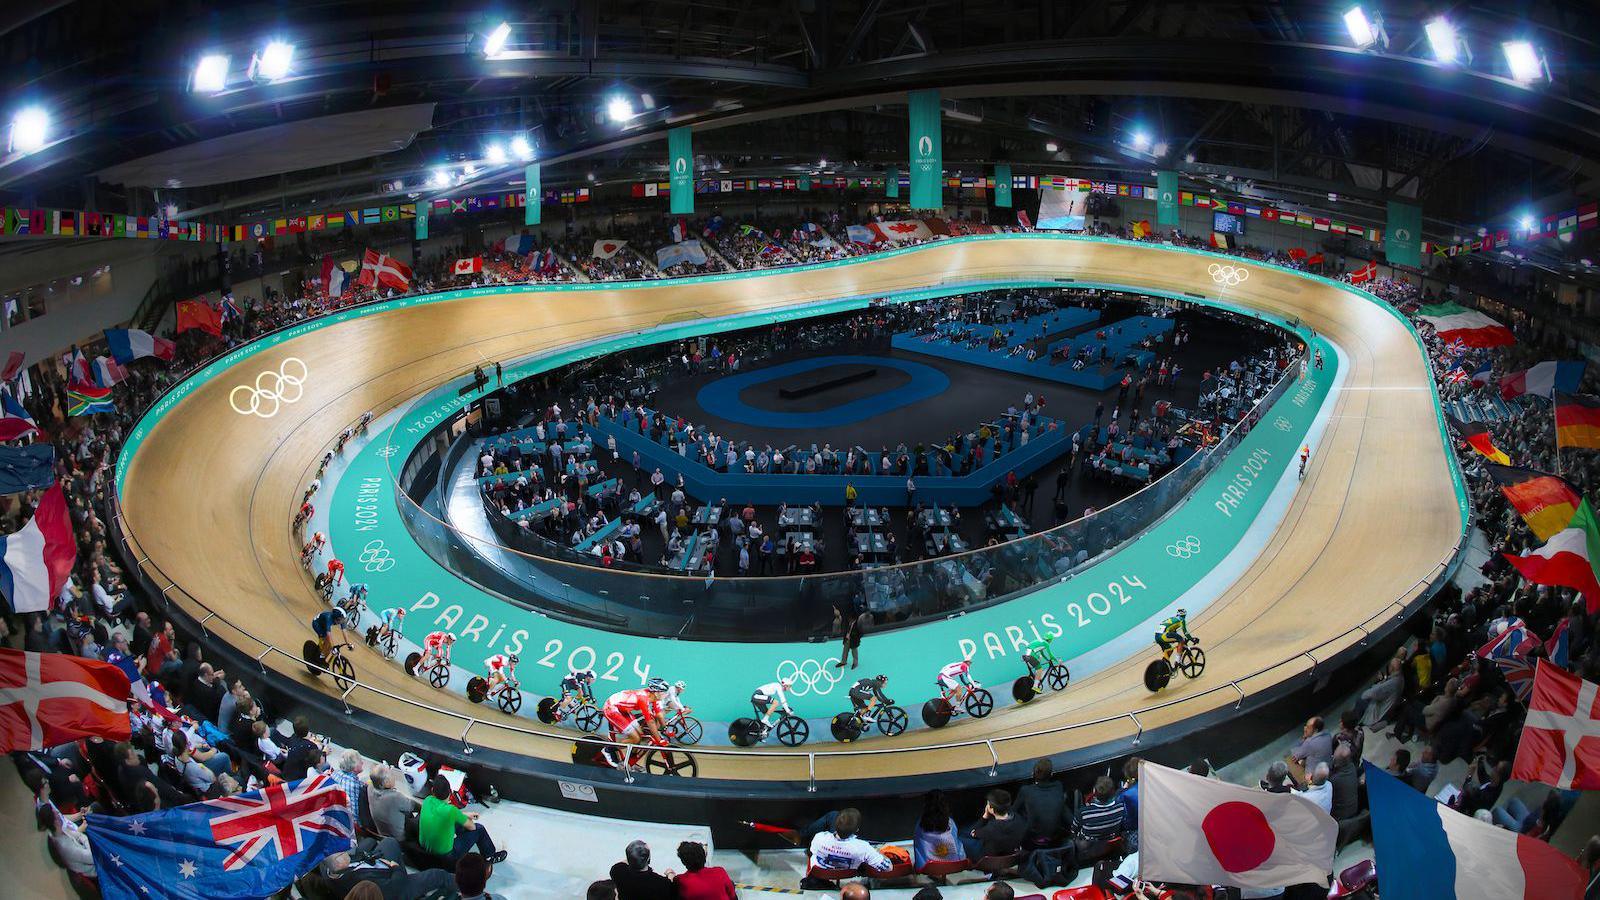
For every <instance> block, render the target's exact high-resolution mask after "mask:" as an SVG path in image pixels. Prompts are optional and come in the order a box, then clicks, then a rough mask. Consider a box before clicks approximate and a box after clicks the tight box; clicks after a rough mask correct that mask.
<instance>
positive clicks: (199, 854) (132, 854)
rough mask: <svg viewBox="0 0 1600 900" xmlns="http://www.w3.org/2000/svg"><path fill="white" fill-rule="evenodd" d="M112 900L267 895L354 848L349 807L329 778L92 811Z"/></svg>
mask: <svg viewBox="0 0 1600 900" xmlns="http://www.w3.org/2000/svg"><path fill="white" fill-rule="evenodd" d="M89 824H90V826H91V827H92V828H93V831H92V832H91V833H92V834H93V836H94V837H93V839H92V840H91V841H90V849H92V850H93V851H94V862H95V869H96V871H97V873H98V874H99V876H100V893H101V894H102V895H103V896H104V897H105V898H106V900H145V898H183V900H211V898H216V900H243V898H256V897H267V896H270V895H272V894H274V893H276V892H278V891H280V890H283V889H284V888H285V887H288V886H289V884H290V883H292V882H293V881H294V880H295V879H296V878H299V877H300V876H301V875H303V874H305V873H306V872H308V871H310V869H311V867H313V866H315V865H316V864H317V863H319V862H321V861H322V860H323V859H324V858H325V857H327V856H329V855H330V854H333V853H338V852H340V851H341V850H348V849H350V837H351V834H352V833H353V830H354V825H353V822H352V821H351V813H350V801H349V800H348V799H347V798H346V797H345V793H344V790H343V789H342V788H340V787H339V786H338V784H336V783H335V782H334V781H333V778H332V777H331V776H330V775H328V774H327V773H326V772H324V773H322V774H320V775H317V776H315V777H312V778H307V779H305V780H303V781H297V782H294V783H292V784H275V785H272V786H270V787H267V788H263V789H261V790H258V791H249V792H247V793H242V794H235V795H234V796H232V797H224V798H222V799H220V800H207V801H205V802H203V803H191V804H189V805H188V806H180V807H177V808H175V809H169V810H158V811H156V812H152V813H145V814H144V815H138V816H126V817H123V818H116V817H113V816H101V815H91V816H90V817H89Z"/></svg>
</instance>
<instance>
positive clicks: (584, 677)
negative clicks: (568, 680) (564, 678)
mask: <svg viewBox="0 0 1600 900" xmlns="http://www.w3.org/2000/svg"><path fill="white" fill-rule="evenodd" d="M573 674H575V675H577V676H578V679H579V680H580V681H593V680H594V670H593V669H584V670H583V671H582V672H575V673H573Z"/></svg>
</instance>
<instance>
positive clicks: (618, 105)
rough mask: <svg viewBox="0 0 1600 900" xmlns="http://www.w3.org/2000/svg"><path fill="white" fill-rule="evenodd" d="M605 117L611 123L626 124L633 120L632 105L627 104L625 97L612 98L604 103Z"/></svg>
mask: <svg viewBox="0 0 1600 900" xmlns="http://www.w3.org/2000/svg"><path fill="white" fill-rule="evenodd" d="M606 115H608V116H610V117H611V121H613V122H626V121H628V120H629V119H631V118H633V104H632V103H629V102H628V98H627V97H612V98H611V100H610V101H609V102H607V103H606Z"/></svg>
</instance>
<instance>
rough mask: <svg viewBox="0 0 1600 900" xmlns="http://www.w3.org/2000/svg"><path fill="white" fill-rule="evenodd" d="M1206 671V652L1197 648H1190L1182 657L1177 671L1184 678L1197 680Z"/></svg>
mask: <svg viewBox="0 0 1600 900" xmlns="http://www.w3.org/2000/svg"><path fill="white" fill-rule="evenodd" d="M1205 670H1206V652H1205V651H1204V650H1201V649H1200V648H1199V647H1190V648H1189V652H1188V653H1185V654H1184V655H1183V662H1181V663H1179V664H1178V671H1180V672H1182V673H1183V677H1185V678H1199V677H1200V673H1201V672H1204V671H1205Z"/></svg>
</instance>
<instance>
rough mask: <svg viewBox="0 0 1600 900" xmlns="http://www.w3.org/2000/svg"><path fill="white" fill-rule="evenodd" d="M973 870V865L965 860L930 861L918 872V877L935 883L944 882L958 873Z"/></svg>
mask: <svg viewBox="0 0 1600 900" xmlns="http://www.w3.org/2000/svg"><path fill="white" fill-rule="evenodd" d="M970 868H972V863H971V862H968V861H967V860H964V859H930V860H928V861H927V862H925V863H923V864H922V868H920V869H918V870H917V874H918V875H924V876H926V877H928V878H932V879H933V880H935V881H943V880H944V879H946V878H949V877H950V876H951V875H954V874H956V873H957V872H965V871H967V870H968V869H970Z"/></svg>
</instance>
